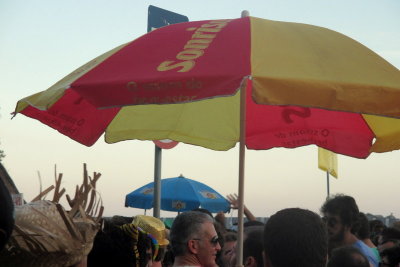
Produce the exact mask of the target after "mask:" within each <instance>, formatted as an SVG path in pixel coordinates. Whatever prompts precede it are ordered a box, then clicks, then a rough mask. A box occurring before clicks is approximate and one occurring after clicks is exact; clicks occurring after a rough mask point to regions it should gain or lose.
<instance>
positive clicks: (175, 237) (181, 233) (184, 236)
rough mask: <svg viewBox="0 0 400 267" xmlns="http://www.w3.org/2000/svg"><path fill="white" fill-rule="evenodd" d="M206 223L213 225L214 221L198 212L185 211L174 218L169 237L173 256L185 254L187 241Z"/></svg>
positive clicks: (205, 214)
mask: <svg viewBox="0 0 400 267" xmlns="http://www.w3.org/2000/svg"><path fill="white" fill-rule="evenodd" d="M206 222H210V223H214V220H213V218H211V217H210V216H209V215H208V214H207V213H203V212H199V211H186V212H183V213H181V214H179V215H178V216H177V217H176V218H175V220H174V222H173V224H172V227H171V232H170V235H169V237H170V244H171V248H172V252H173V253H174V255H175V256H182V255H185V254H186V253H187V251H188V248H187V243H188V241H189V240H190V239H191V238H192V237H194V236H196V235H198V234H199V233H200V232H201V230H202V225H203V224H204V223H206Z"/></svg>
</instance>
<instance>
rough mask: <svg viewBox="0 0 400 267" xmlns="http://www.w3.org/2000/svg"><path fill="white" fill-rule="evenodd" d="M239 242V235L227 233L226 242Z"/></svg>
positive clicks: (225, 235)
mask: <svg viewBox="0 0 400 267" xmlns="http://www.w3.org/2000/svg"><path fill="white" fill-rule="evenodd" d="M236 240H237V233H234V232H226V233H225V234H224V242H225V243H226V242H233V241H236Z"/></svg>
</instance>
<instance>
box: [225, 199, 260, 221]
mask: <svg viewBox="0 0 400 267" xmlns="http://www.w3.org/2000/svg"><path fill="white" fill-rule="evenodd" d="M226 198H227V199H228V201H229V203H231V208H232V209H237V208H238V205H239V203H238V195H237V194H229V195H227V196H226ZM243 208H244V210H243V211H244V215H245V216H246V218H247V219H248V220H249V221H256V220H257V219H256V217H255V216H254V215H253V213H251V211H250V210H249V209H248V208H247V207H246V205H244V207H243Z"/></svg>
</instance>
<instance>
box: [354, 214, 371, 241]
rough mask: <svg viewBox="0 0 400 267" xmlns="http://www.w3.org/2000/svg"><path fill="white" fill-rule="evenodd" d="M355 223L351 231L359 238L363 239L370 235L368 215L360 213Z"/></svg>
mask: <svg viewBox="0 0 400 267" xmlns="http://www.w3.org/2000/svg"><path fill="white" fill-rule="evenodd" d="M353 225H354V227H353V228H352V229H351V232H352V233H353V234H355V235H356V236H357V237H358V238H359V239H361V240H363V239H367V238H369V237H370V232H369V222H368V218H367V216H365V214H364V213H362V212H360V213H358V215H357V221H356V223H354V224H353Z"/></svg>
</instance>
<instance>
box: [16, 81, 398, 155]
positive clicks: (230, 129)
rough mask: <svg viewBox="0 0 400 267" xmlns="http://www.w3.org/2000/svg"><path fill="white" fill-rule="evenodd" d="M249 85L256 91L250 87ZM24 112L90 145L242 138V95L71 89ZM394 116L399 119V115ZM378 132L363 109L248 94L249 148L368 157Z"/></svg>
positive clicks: (222, 146)
mask: <svg viewBox="0 0 400 267" xmlns="http://www.w3.org/2000/svg"><path fill="white" fill-rule="evenodd" d="M247 90H248V93H250V92H251V88H250V87H249V88H247ZM20 112H21V113H22V114H24V115H26V116H28V117H32V118H34V119H37V120H39V121H41V122H42V123H44V124H46V125H48V126H50V127H52V128H54V129H56V130H58V131H59V132H61V133H62V134H64V135H66V136H68V137H70V138H72V139H74V140H75V141H77V142H79V143H82V144H84V145H87V146H90V145H92V144H94V143H95V142H96V141H97V140H98V138H99V137H100V136H101V135H102V134H103V133H104V132H105V133H106V140H107V139H109V140H108V142H110V143H113V142H118V141H123V140H129V139H141V140H161V139H172V140H176V141H181V142H185V143H189V144H195V145H201V146H204V147H206V148H211V149H214V150H228V149H230V148H232V147H234V146H235V145H236V143H237V142H238V141H239V98H238V95H235V96H233V97H226V98H217V99H211V100H205V101H200V102H196V103H187V104H174V105H147V106H131V107H124V108H110V109H97V108H95V107H94V106H93V105H91V104H90V103H88V102H87V101H86V100H85V99H83V98H82V97H81V96H80V95H78V94H77V93H75V92H74V91H71V90H69V91H67V92H66V93H65V94H64V95H63V96H62V97H61V98H60V99H59V100H58V101H57V102H56V103H55V104H54V105H53V106H51V107H50V108H49V109H48V110H39V109H37V108H35V107H33V106H29V105H28V106H26V107H25V108H24V109H22V110H21V111H20ZM373 117H376V116H373ZM382 119H388V118H382ZM391 120H393V121H394V122H396V123H397V124H399V122H397V120H396V119H391ZM215 125H218V127H215ZM107 127H109V128H111V129H109V130H108V129H107ZM204 129H207V130H206V131H205V130H204ZM114 135H115V136H114ZM375 137H376V135H375V134H374V132H373V131H372V130H371V127H370V126H369V125H368V123H367V121H366V120H365V119H364V117H363V116H362V115H360V114H356V113H349V112H339V111H328V110H323V109H316V108H304V107H296V106H269V105H258V104H255V103H254V101H253V100H252V98H251V96H250V94H247V105H246V146H247V148H249V149H257V150H260V149H270V148H273V147H286V148H295V147H299V146H305V145H310V144H315V145H317V146H320V147H323V148H326V149H329V150H331V151H334V152H336V153H340V154H344V155H349V156H353V157H357V158H366V157H367V156H368V155H369V154H370V153H371V146H372V145H373V141H374V138H375ZM393 139H395V138H393ZM392 141H393V142H394V141H395V140H392ZM396 147H397V146H396ZM392 149H394V148H392Z"/></svg>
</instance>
